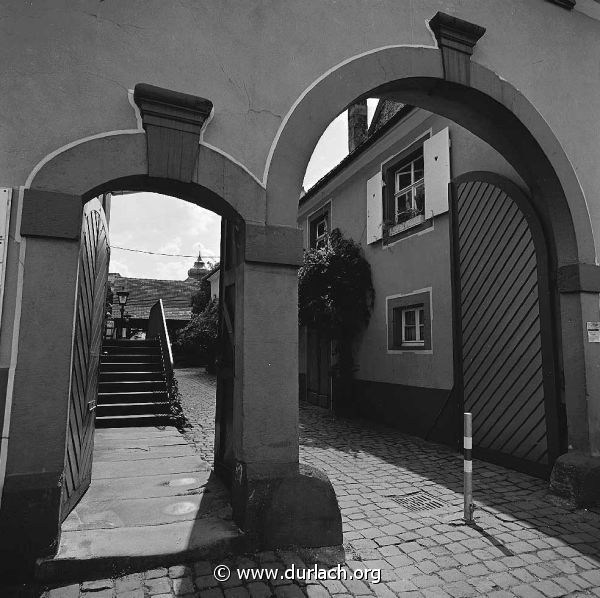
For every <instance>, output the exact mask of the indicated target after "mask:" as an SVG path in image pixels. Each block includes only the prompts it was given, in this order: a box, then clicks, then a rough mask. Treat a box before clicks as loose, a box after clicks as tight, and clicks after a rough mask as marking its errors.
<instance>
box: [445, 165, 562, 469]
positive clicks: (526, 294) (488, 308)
mask: <svg viewBox="0 0 600 598" xmlns="http://www.w3.org/2000/svg"><path fill="white" fill-rule="evenodd" d="M452 191H453V193H452V196H453V200H452V210H451V217H452V235H453V268H454V276H453V278H454V284H455V292H454V298H455V318H456V320H455V328H456V329H455V340H456V348H455V351H456V354H457V365H456V367H455V377H456V380H455V384H456V388H457V390H458V393H457V394H458V396H462V400H463V409H464V411H467V412H471V413H472V414H473V449H474V454H475V455H476V456H477V455H479V456H480V457H481V458H485V459H489V460H491V461H496V462H499V463H501V464H505V465H507V466H509V467H513V468H515V469H519V470H522V471H526V472H528V473H532V474H534V475H540V476H544V477H545V476H547V475H549V472H550V470H551V467H552V464H553V463H554V460H555V459H556V457H557V456H558V455H559V454H560V453H561V452H562V450H563V442H562V439H563V437H562V435H561V426H560V418H559V415H560V414H561V405H560V401H559V396H560V393H559V389H558V383H557V380H558V376H557V362H558V359H557V350H558V349H557V340H556V334H555V333H554V318H553V315H552V314H553V303H552V294H551V292H550V285H549V265H548V252H547V247H546V242H545V238H544V234H543V230H542V227H541V225H540V222H539V220H538V217H537V215H536V214H535V212H534V211H533V209H532V207H531V202H530V201H529V199H528V198H527V197H526V196H525V195H524V194H523V192H522V191H521V190H520V189H519V188H518V187H517V186H516V185H514V184H513V183H511V182H510V181H508V180H506V179H505V178H504V177H501V176H499V175H495V174H492V173H483V172H473V173H468V174H465V175H462V176H460V177H458V179H456V180H455V181H454V182H453V189H452Z"/></svg>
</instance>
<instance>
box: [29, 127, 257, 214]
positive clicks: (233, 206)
mask: <svg viewBox="0 0 600 598" xmlns="http://www.w3.org/2000/svg"><path fill="white" fill-rule="evenodd" d="M146 145H147V140H146V134H145V133H144V132H143V131H139V132H137V133H125V132H117V133H110V134H107V135H105V136H99V137H95V138H93V139H89V140H85V141H82V142H81V143H79V144H77V145H74V146H72V147H69V148H68V149H65V150H64V151H62V152H60V153H58V154H56V155H55V156H54V157H53V158H52V159H50V160H48V161H47V162H45V163H44V164H43V165H42V167H41V168H39V170H38V171H37V172H36V173H35V175H34V176H33V177H32V179H31V181H30V184H29V187H30V188H31V189H37V190H40V191H50V192H57V193H65V194H69V195H73V196H79V197H82V198H84V200H88V199H90V198H91V197H94V196H95V195H98V194H99V193H102V192H105V191H111V190H112V191H123V190H127V191H142V190H143V191H155V192H156V193H163V194H166V195H172V196H174V197H179V198H180V199H184V200H186V201H190V202H192V203H196V204H198V205H200V206H201V207H206V208H207V209H209V210H212V211H214V212H217V213H219V214H222V215H229V216H230V217H231V216H232V215H233V214H237V215H238V216H239V217H240V218H241V219H243V220H244V222H252V223H264V222H265V216H266V193H265V189H264V188H263V187H262V186H261V185H260V184H259V183H258V181H257V180H256V179H255V178H254V177H252V175H250V174H249V173H248V172H247V171H246V170H245V169H244V168H242V167H241V166H240V165H238V164H237V163H235V162H234V161H233V160H231V159H230V158H228V157H227V156H225V155H224V154H222V153H220V152H218V151H217V150H215V149H213V148H210V147H207V146H205V145H200V146H199V150H198V159H197V161H196V165H195V168H194V175H193V178H192V180H191V181H189V182H184V181H180V180H176V179H169V178H163V177H151V176H149V175H148V159H147V148H146Z"/></svg>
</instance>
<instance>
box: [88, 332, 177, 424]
mask: <svg viewBox="0 0 600 598" xmlns="http://www.w3.org/2000/svg"><path fill="white" fill-rule="evenodd" d="M169 423H170V418H169V399H168V396H167V386H166V382H165V374H164V371H163V365H162V357H161V349H160V343H159V341H158V340H135V341H132V340H111V341H105V342H104V345H103V347H102V355H101V357H100V379H99V384H98V406H97V412H96V427H97V428H123V427H130V426H131V427H134V426H159V425H163V426H164V425H168V424H169Z"/></svg>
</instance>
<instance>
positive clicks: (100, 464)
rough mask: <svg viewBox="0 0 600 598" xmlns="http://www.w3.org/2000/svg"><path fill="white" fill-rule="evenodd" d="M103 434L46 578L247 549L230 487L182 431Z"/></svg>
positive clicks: (45, 566)
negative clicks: (89, 477)
mask: <svg viewBox="0 0 600 598" xmlns="http://www.w3.org/2000/svg"><path fill="white" fill-rule="evenodd" d="M153 430H155V432H156V435H155V434H154V432H153ZM101 432H102V433H100V434H98V436H97V438H96V442H95V446H94V464H93V467H92V482H91V485H90V488H89V490H88V492H86V494H85V495H84V496H83V498H82V500H81V501H80V502H79V504H78V505H77V506H76V507H75V508H74V509H73V511H72V512H71V513H70V514H69V516H68V517H67V518H66V520H65V521H64V523H63V526H62V534H61V540H60V546H59V549H58V553H57V555H56V556H55V557H54V558H52V559H46V560H43V561H41V562H40V563H39V565H38V567H37V571H36V575H37V576H38V578H39V579H41V580H56V579H78V578H80V579H81V578H85V576H90V577H98V576H104V575H106V574H107V572H108V573H110V572H112V571H114V570H115V569H116V570H119V569H120V570H124V569H140V568H148V567H153V566H156V565H158V564H163V563H170V564H173V563H175V562H179V561H181V560H184V559H194V558H200V557H204V556H206V555H207V554H224V553H225V552H227V551H231V550H236V551H239V550H241V549H243V548H244V547H245V539H244V536H243V534H241V532H240V531H239V529H238V528H237V526H236V525H235V524H234V523H233V521H232V518H231V507H230V504H229V493H228V491H227V490H226V489H225V487H224V486H223V484H222V483H221V482H220V481H219V480H218V479H216V477H215V476H214V474H212V473H211V471H210V465H209V464H208V463H206V461H204V460H203V459H202V458H201V457H199V456H197V455H196V454H195V453H194V451H193V448H192V447H191V446H190V444H188V443H187V442H186V441H185V440H184V439H183V437H182V436H181V435H180V434H179V432H177V430H175V429H174V428H172V429H159V428H155V429H152V428H145V429H144V430H143V431H141V432H137V433H136V432H135V430H134V431H132V430H131V429H128V428H118V429H108V431H107V430H102V431H101ZM132 433H133V435H135V436H137V438H134V439H131V438H130V435H131V434H132ZM165 441H166V442H167V444H166V445H165V444H164V442H165ZM145 443H146V444H145ZM128 444H129V445H130V446H129V447H128V448H124V447H125V446H126V445H128ZM140 445H141V446H142V447H144V445H145V448H143V449H141V448H140ZM165 450H166V452H167V454H164V452H165ZM140 452H141V453H144V456H145V458H143V459H140V458H139V456H140ZM128 454H129V455H131V458H129V459H128V458H127V455H128ZM97 455H100V456H101V459H96V456H97ZM102 591H103V592H105V591H106V588H104V589H102ZM0 596H1V594H0Z"/></svg>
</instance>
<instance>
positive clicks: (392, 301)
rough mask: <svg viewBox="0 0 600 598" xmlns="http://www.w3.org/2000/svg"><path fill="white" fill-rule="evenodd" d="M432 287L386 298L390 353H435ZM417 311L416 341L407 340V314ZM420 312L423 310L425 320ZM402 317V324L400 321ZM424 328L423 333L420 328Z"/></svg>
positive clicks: (388, 348) (388, 349)
mask: <svg viewBox="0 0 600 598" xmlns="http://www.w3.org/2000/svg"><path fill="white" fill-rule="evenodd" d="M431 297H432V292H431V287H429V288H426V289H420V290H418V291H414V292H411V293H404V294H399V295H391V296H389V297H386V320H387V322H386V324H387V326H386V328H387V352H388V353H406V352H418V353H433V342H432V328H433V325H432V324H433V316H432V313H433V312H432V309H433V307H432V305H433V304H432V298H431ZM412 310H414V311H415V314H416V316H415V327H416V334H415V335H416V336H417V339H416V340H409V341H407V340H406V339H405V314H406V312H408V311H412ZM419 310H423V320H422V321H421V316H420V314H419ZM398 317H400V322H399V320H398ZM421 325H422V326H423V328H422V333H421V329H420V326H421Z"/></svg>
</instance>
